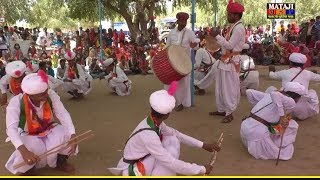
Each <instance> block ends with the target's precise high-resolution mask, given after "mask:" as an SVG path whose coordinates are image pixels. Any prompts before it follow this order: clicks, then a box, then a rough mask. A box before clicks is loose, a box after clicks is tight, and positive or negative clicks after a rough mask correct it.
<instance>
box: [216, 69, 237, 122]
mask: <svg viewBox="0 0 320 180" xmlns="http://www.w3.org/2000/svg"><path fill="white" fill-rule="evenodd" d="M216 71H217V72H216V73H215V79H216V86H215V96H216V105H217V110H218V112H225V113H226V116H228V115H230V114H232V112H234V111H235V110H236V108H237V106H238V104H239V102H240V80H239V73H237V72H236V71H226V70H222V69H219V68H218V69H217V70H216Z"/></svg>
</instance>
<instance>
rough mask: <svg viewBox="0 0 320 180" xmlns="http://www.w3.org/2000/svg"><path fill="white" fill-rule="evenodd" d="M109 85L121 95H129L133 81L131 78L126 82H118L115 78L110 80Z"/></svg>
mask: <svg viewBox="0 0 320 180" xmlns="http://www.w3.org/2000/svg"><path fill="white" fill-rule="evenodd" d="M108 85H109V87H110V88H111V90H112V91H113V92H115V93H117V94H118V95H119V96H127V95H129V94H130V92H131V87H132V82H131V81H130V80H128V81H126V82H117V81H115V80H113V79H111V80H110V81H109V84H108Z"/></svg>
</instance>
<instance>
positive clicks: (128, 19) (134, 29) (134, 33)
mask: <svg viewBox="0 0 320 180" xmlns="http://www.w3.org/2000/svg"><path fill="white" fill-rule="evenodd" d="M120 14H121V15H122V17H123V18H124V20H125V21H126V23H127V26H128V28H129V31H130V34H131V38H132V39H134V40H136V39H137V36H138V34H139V28H137V27H136V25H135V23H133V22H132V16H131V15H130V14H128V12H127V11H126V10H125V9H123V10H122V11H120Z"/></svg>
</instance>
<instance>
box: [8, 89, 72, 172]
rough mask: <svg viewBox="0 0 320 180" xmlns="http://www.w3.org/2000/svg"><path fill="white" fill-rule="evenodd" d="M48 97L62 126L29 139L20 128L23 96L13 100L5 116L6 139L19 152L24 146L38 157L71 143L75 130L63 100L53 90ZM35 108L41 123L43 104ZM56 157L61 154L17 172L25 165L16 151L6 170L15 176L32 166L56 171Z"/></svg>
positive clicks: (29, 136)
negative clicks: (47, 166) (42, 135)
mask: <svg viewBox="0 0 320 180" xmlns="http://www.w3.org/2000/svg"><path fill="white" fill-rule="evenodd" d="M48 94H49V97H50V99H51V101H52V112H53V114H54V115H55V117H57V119H58V120H59V122H60V123H61V125H56V126H55V127H54V128H52V129H51V130H49V133H48V134H47V136H45V137H38V136H36V135H35V136H32V135H28V134H26V133H23V132H22V129H21V128H19V127H18V126H19V121H20V118H19V117H20V111H21V108H20V104H21V100H22V97H23V94H19V95H17V96H15V97H13V98H12V99H11V100H10V102H9V105H8V107H7V114H6V125H7V135H8V136H9V139H10V140H11V142H12V144H13V145H14V147H15V148H16V149H17V148H18V147H19V146H21V145H25V146H26V148H27V149H28V150H29V151H31V152H33V153H35V154H36V155H41V154H43V153H44V152H46V151H47V150H49V149H51V148H53V147H55V146H57V145H60V144H62V143H64V142H66V141H67V140H69V139H70V137H71V135H72V134H75V128H74V125H73V123H72V120H71V117H70V114H69V112H68V111H67V110H66V109H65V107H64V106H63V104H62V102H61V101H60V97H59V96H58V95H57V94H56V93H55V92H54V91H52V90H49V91H48ZM34 107H35V110H36V112H37V115H38V117H39V118H41V119H42V118H43V104H41V105H40V107H36V106H34ZM53 120H54V119H52V121H53ZM69 150H70V149H69V148H68V149H67V150H64V151H62V152H59V154H63V155H68V151H69ZM57 154H58V153H55V154H53V155H50V156H47V157H46V158H43V159H41V161H40V162H38V163H36V164H35V165H26V166H23V167H21V168H18V169H14V168H13V166H14V165H16V164H17V163H20V162H23V158H22V156H21V154H20V152H19V151H18V150H15V151H14V152H13V154H12V155H11V156H10V158H9V160H8V162H7V163H6V165H5V166H6V168H7V169H8V170H9V171H10V172H11V173H13V174H17V173H19V172H20V173H24V172H26V171H28V170H29V169H31V168H32V167H33V166H35V167H36V168H41V167H45V166H46V165H49V167H56V162H57Z"/></svg>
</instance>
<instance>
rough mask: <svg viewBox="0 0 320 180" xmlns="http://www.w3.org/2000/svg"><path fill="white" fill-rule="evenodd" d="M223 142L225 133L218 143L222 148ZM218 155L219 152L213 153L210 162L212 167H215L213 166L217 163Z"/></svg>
mask: <svg viewBox="0 0 320 180" xmlns="http://www.w3.org/2000/svg"><path fill="white" fill-rule="evenodd" d="M222 141H223V133H221V135H220V138H219V139H218V141H217V143H218V146H219V147H221V144H222ZM217 154H218V152H217V151H213V152H212V156H211V160H210V165H211V166H213V164H214V163H215V161H216V159H217Z"/></svg>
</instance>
